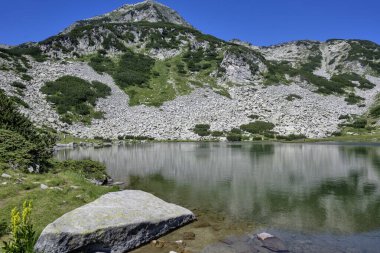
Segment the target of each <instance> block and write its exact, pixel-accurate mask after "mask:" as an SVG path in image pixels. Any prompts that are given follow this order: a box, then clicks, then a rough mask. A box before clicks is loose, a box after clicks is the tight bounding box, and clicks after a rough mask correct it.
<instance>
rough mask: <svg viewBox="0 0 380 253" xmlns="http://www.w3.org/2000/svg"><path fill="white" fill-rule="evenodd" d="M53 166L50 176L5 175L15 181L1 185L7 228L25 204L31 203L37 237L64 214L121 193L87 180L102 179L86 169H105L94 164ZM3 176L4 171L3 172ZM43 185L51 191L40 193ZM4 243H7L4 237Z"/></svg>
mask: <svg viewBox="0 0 380 253" xmlns="http://www.w3.org/2000/svg"><path fill="white" fill-rule="evenodd" d="M51 162H52V166H53V167H52V169H51V171H50V172H48V173H42V174H38V173H32V174H31V173H25V172H20V171H14V170H7V171H6V173H7V174H9V175H11V176H12V178H11V179H0V181H1V182H7V184H6V185H2V186H1V191H0V217H1V218H2V219H4V220H5V221H6V222H7V225H9V221H10V218H11V217H10V212H11V210H12V209H13V208H14V207H19V206H20V205H22V203H23V202H24V201H27V200H28V201H29V200H31V201H33V213H32V219H33V221H34V228H35V229H36V232H37V236H38V235H39V234H40V233H41V232H42V230H43V229H44V228H45V227H46V226H47V225H48V224H50V223H51V222H53V221H54V220H56V219H57V218H59V217H61V216H62V215H63V214H65V213H67V212H70V211H72V210H74V209H75V208H78V207H80V206H83V205H85V204H87V203H90V202H91V201H93V200H95V199H97V198H99V197H100V196H102V195H103V194H106V193H108V192H111V191H117V190H118V189H117V188H116V187H108V186H98V185H95V184H93V183H91V182H89V180H88V179H93V178H96V177H97V176H96V175H99V176H101V175H102V172H101V170H100V171H98V170H97V169H95V174H92V172H91V171H90V169H88V168H87V165H88V166H90V168H91V170H94V168H96V167H98V168H102V167H104V166H103V165H101V164H99V163H97V165H96V164H95V162H89V161H66V162H59V161H51ZM67 166H68V167H67ZM83 170H84V171H83ZM99 172H100V173H99ZM1 173H3V171H2V170H1V169H0V174H1ZM100 178H101V177H100ZM40 184H44V185H46V186H48V187H50V188H49V189H46V190H41V189H40ZM54 187H55V188H54ZM5 232H7V231H5ZM0 237H1V236H0ZM1 239H3V240H6V238H4V237H3V238H1Z"/></svg>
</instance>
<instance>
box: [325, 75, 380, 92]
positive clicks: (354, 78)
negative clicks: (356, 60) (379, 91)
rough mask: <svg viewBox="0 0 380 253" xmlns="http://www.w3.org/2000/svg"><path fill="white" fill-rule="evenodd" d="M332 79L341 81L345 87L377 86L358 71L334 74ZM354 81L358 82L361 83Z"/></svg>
mask: <svg viewBox="0 0 380 253" xmlns="http://www.w3.org/2000/svg"><path fill="white" fill-rule="evenodd" d="M331 80H332V81H334V82H337V83H341V84H343V85H344V86H345V87H358V88H359V89H363V90H366V89H367V90H368V89H372V88H374V87H375V86H376V85H375V84H373V83H372V82H370V81H368V80H367V79H365V78H364V77H361V76H360V75H358V74H356V73H345V74H339V75H334V76H333V77H332V78H331ZM353 82H358V83H359V85H357V84H355V83H353Z"/></svg>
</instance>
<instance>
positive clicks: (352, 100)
mask: <svg viewBox="0 0 380 253" xmlns="http://www.w3.org/2000/svg"><path fill="white" fill-rule="evenodd" d="M364 100H365V99H364V98H362V97H360V96H357V95H355V94H354V93H350V94H348V96H347V97H346V98H345V99H344V101H346V102H347V104H349V105H354V104H358V103H361V102H363V101H364Z"/></svg>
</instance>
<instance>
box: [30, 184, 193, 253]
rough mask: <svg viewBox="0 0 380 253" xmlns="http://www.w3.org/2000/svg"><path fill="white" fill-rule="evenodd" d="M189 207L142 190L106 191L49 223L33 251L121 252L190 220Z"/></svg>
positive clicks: (66, 252) (51, 252)
mask: <svg viewBox="0 0 380 253" xmlns="http://www.w3.org/2000/svg"><path fill="white" fill-rule="evenodd" d="M194 219H195V216H194V214H193V213H192V212H190V211H189V210H187V209H185V208H183V207H180V206H177V205H174V204H170V203H167V202H165V201H163V200H161V199H159V198H157V197H155V196H153V195H152V194H149V193H146V192H142V191H132V190H127V191H121V192H114V193H108V194H106V195H104V196H102V197H100V198H99V199H97V200H95V201H94V202H91V203H89V204H87V205H85V206H82V207H79V208H77V209H75V210H73V211H71V212H69V213H67V214H65V215H63V216H62V217H61V218H59V219H57V220H56V221H54V222H53V223H51V224H49V225H48V226H47V227H46V228H45V229H44V231H43V232H42V234H41V236H40V238H39V239H38V241H37V243H36V245H35V251H36V252H37V253H70V252H99V251H100V252H110V253H122V252H126V251H128V250H131V249H133V248H136V247H138V246H140V245H141V244H144V243H147V242H149V241H151V240H153V239H155V238H157V237H159V236H161V235H163V234H165V233H167V232H169V231H171V230H173V229H175V228H178V227H180V226H182V225H184V224H186V223H188V222H190V221H192V220H194Z"/></svg>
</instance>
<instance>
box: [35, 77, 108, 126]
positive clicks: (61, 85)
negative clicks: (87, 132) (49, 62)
mask: <svg viewBox="0 0 380 253" xmlns="http://www.w3.org/2000/svg"><path fill="white" fill-rule="evenodd" d="M41 91H42V92H43V93H44V94H46V95H47V100H48V101H49V102H51V103H53V104H54V105H55V107H56V110H57V112H58V113H59V114H60V115H61V116H62V119H63V120H65V121H66V122H67V123H71V122H73V121H81V122H84V123H91V119H92V118H98V117H101V115H99V114H101V112H97V111H95V110H94V107H95V105H96V102H97V99H99V98H105V97H107V96H109V95H110V94H111V89H110V88H109V87H108V86H107V85H105V84H103V83H100V82H97V81H93V82H91V83H90V82H88V81H86V80H83V79H81V78H78V77H74V76H64V77H61V78H58V79H57V80H55V81H52V82H47V83H46V84H45V85H44V86H43V87H42V88H41Z"/></svg>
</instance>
